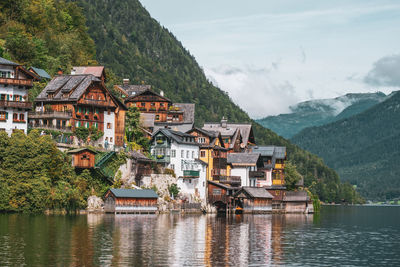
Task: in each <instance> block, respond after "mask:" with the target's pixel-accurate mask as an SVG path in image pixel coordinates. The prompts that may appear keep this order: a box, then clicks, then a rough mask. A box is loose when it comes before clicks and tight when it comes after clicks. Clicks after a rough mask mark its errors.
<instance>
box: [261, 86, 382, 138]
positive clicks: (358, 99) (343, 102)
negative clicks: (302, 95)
mask: <svg viewBox="0 0 400 267" xmlns="http://www.w3.org/2000/svg"><path fill="white" fill-rule="evenodd" d="M385 99H386V95H385V94H384V93H381V92H378V93H365V94H347V95H344V96H340V97H337V98H334V99H317V100H310V101H305V102H301V103H299V104H297V105H295V106H292V107H290V109H291V113H289V114H280V115H278V116H269V117H265V118H263V119H260V120H256V121H257V122H258V123H260V124H261V125H262V126H264V127H265V128H269V129H271V130H273V131H274V132H276V133H277V134H279V135H281V136H283V137H285V138H291V137H292V136H294V135H295V134H297V133H299V132H300V131H301V130H303V129H305V128H307V127H311V126H320V125H324V124H327V123H330V122H333V121H337V120H340V119H344V118H348V117H351V116H353V115H356V114H359V113H361V112H363V111H365V110H367V109H368V108H370V107H372V106H374V105H376V104H378V103H380V102H382V101H383V100H385Z"/></svg>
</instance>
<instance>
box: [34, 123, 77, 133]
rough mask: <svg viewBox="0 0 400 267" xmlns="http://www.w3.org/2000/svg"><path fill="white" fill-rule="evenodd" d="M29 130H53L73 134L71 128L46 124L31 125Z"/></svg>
mask: <svg viewBox="0 0 400 267" xmlns="http://www.w3.org/2000/svg"><path fill="white" fill-rule="evenodd" d="M29 128H32V129H44V130H53V131H60V132H64V133H72V127H71V126H61V125H59V126H56V125H44V124H33V123H29Z"/></svg>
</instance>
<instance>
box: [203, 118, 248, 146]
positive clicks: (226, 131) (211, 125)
mask: <svg viewBox="0 0 400 267" xmlns="http://www.w3.org/2000/svg"><path fill="white" fill-rule="evenodd" d="M203 129H205V130H207V131H218V132H220V133H221V135H222V136H223V137H224V136H230V137H232V136H233V135H234V134H235V131H236V130H237V129H239V131H240V135H241V136H242V141H243V143H244V144H246V145H247V143H248V142H250V143H255V140H254V135H253V130H252V125H251V124H250V123H226V127H225V124H224V123H222V122H206V123H205V124H204V126H203Z"/></svg>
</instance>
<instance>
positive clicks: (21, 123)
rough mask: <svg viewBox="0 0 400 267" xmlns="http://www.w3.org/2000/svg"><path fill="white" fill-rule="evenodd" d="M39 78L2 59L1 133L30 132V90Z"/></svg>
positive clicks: (0, 71) (0, 65)
mask: <svg viewBox="0 0 400 267" xmlns="http://www.w3.org/2000/svg"><path fill="white" fill-rule="evenodd" d="M34 80H38V77H37V76H36V75H35V74H34V73H32V72H30V71H28V70H26V69H25V68H24V67H22V66H21V65H19V64H17V63H15V62H12V61H9V60H7V59H4V58H1V57H0V131H6V132H7V133H8V134H9V135H11V134H12V133H13V132H14V131H16V130H21V131H23V132H24V133H27V131H28V111H29V110H30V109H32V103H30V102H28V90H29V89H30V88H32V86H33V81H34Z"/></svg>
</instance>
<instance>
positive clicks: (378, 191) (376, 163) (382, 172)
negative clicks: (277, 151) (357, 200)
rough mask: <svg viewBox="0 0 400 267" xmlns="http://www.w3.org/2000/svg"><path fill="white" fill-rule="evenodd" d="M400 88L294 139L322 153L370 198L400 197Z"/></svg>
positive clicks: (312, 150)
mask: <svg viewBox="0 0 400 267" xmlns="http://www.w3.org/2000/svg"><path fill="white" fill-rule="evenodd" d="M399 118H400V92H397V93H394V94H392V96H391V97H390V98H388V99H387V100H386V101H384V102H382V103H380V104H378V105H376V106H374V107H372V108H371V109H369V110H367V111H365V112H363V113H360V114H358V115H355V116H353V117H350V118H347V119H343V120H340V121H337V122H334V123H331V124H328V125H324V126H320V127H312V128H307V129H305V130H303V131H302V132H300V133H299V134H298V135H296V136H294V137H293V139H292V140H293V142H294V143H296V144H298V145H299V146H301V147H303V148H304V149H307V150H309V151H311V152H313V153H315V154H317V155H319V156H320V157H322V158H323V159H324V160H325V162H326V163H327V164H328V166H330V167H331V168H333V169H335V170H336V171H338V173H339V174H340V177H341V178H342V179H343V180H345V181H349V182H350V183H352V184H355V185H357V186H358V189H359V192H361V193H362V195H363V196H364V197H367V198H369V199H393V198H399V197H400V119H399Z"/></svg>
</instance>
